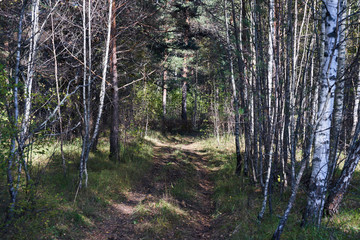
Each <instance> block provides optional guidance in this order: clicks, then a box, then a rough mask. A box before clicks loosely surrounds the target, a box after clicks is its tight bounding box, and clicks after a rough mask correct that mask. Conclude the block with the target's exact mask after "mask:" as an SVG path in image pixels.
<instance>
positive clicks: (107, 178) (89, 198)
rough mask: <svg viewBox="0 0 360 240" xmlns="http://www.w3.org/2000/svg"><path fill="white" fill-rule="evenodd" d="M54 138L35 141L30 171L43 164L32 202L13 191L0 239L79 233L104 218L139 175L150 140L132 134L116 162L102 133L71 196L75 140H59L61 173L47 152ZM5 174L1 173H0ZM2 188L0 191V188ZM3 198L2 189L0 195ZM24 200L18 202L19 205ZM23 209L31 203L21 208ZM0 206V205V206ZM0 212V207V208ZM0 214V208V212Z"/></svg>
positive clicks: (75, 180) (148, 156)
mask: <svg viewBox="0 0 360 240" xmlns="http://www.w3.org/2000/svg"><path fill="white" fill-rule="evenodd" d="M56 145H57V144H54V143H50V144H48V145H47V146H46V145H43V146H40V147H36V151H34V158H33V166H34V167H33V172H34V173H35V172H37V171H38V170H39V169H40V168H42V167H44V166H45V165H46V164H48V167H47V168H45V171H43V172H42V174H41V175H40V176H41V178H40V181H39V184H38V186H37V188H36V192H35V193H34V195H35V201H34V203H32V204H35V205H34V206H31V208H30V207H29V206H26V204H29V203H28V202H27V201H26V200H25V199H24V196H19V209H21V210H22V211H21V213H19V217H18V218H17V219H16V221H15V222H13V227H12V228H11V229H10V232H8V233H7V234H6V235H4V236H1V237H0V238H2V239H80V238H84V237H85V236H84V229H91V228H93V227H94V226H95V223H96V222H101V221H102V220H103V219H105V218H106V211H107V208H108V207H109V206H110V204H112V203H114V202H115V203H116V202H121V201H123V200H124V199H125V198H126V197H125V193H126V192H127V191H129V190H131V188H133V187H134V186H136V185H137V184H139V181H140V180H141V177H142V176H143V175H144V174H146V173H147V172H148V171H149V170H150V168H151V161H150V160H151V158H152V145H151V144H150V143H149V142H147V141H145V140H143V139H134V140H133V141H132V142H131V143H129V144H126V145H125V146H124V145H123V146H122V148H121V159H122V162H121V163H115V162H112V161H110V160H109V158H108V155H109V149H108V144H107V139H100V141H99V145H98V149H97V151H95V152H92V153H91V154H90V158H89V162H88V172H89V186H88V188H87V189H82V190H81V191H80V192H79V195H78V197H77V200H76V201H75V202H74V197H75V192H76V189H77V183H78V165H79V159H80V153H81V142H80V141H79V140H74V141H72V142H68V143H66V145H65V146H64V152H65V158H66V160H67V163H68V165H67V167H68V173H67V175H66V176H65V177H64V175H63V174H62V167H61V157H60V156H59V154H58V153H56V154H54V155H53V157H52V158H51V160H50V162H49V163H48V161H49V160H48V159H49V157H50V156H51V155H52V154H53V149H54V148H56V147H57V146H56ZM4 180H5V179H4ZM2 192H3V191H2ZM0 197H4V198H1V199H2V201H6V198H5V197H6V195H3V196H0ZM22 204H24V206H22ZM27 209H31V211H30V210H27ZM3 210H4V209H2V210H0V211H3ZM0 213H1V212H0ZM0 215H1V214H0Z"/></svg>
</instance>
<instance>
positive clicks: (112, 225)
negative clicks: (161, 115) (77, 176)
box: [87, 137, 215, 239]
mask: <svg viewBox="0 0 360 240" xmlns="http://www.w3.org/2000/svg"><path fill="white" fill-rule="evenodd" d="M150 141H151V143H152V144H153V145H154V148H153V151H154V152H153V159H152V169H151V170H150V171H149V173H148V174H147V175H146V176H144V177H143V179H142V180H141V184H139V185H138V186H135V187H134V188H133V189H130V190H129V191H127V192H126V194H125V196H126V200H125V201H122V202H116V203H115V202H114V203H112V204H111V209H109V210H108V213H107V216H108V217H107V219H106V220H105V221H103V222H101V223H99V224H97V226H96V227H95V229H94V231H92V232H91V233H89V235H88V237H87V239H214V238H212V237H211V231H212V220H213V216H212V215H213V213H214V210H215V208H214V206H213V202H212V200H211V196H212V193H213V188H214V184H213V182H212V181H211V176H210V175H211V171H210V170H209V168H208V166H207V163H208V161H207V160H208V155H207V153H206V151H205V150H203V149H201V146H200V145H199V144H197V143H196V142H194V139H193V138H188V137H178V138H174V137H171V138H170V139H167V140H166V141H161V142H160V141H154V140H150Z"/></svg>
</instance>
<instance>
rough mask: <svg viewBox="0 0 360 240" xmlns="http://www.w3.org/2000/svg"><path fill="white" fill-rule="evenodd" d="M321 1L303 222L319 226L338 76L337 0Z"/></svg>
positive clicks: (323, 200) (324, 191)
mask: <svg viewBox="0 0 360 240" xmlns="http://www.w3.org/2000/svg"><path fill="white" fill-rule="evenodd" d="M323 4H325V5H323V8H322V10H323V13H322V17H323V23H322V25H321V33H322V34H324V38H325V42H324V43H323V44H324V46H325V48H324V55H323V56H322V60H321V77H320V90H319V110H318V114H317V121H318V124H317V127H316V133H315V143H314V156H313V160H312V173H311V179H310V186H309V190H310V192H309V195H308V200H307V207H306V212H305V215H304V223H308V222H309V223H312V224H316V225H318V226H319V225H320V223H321V217H322V210H323V207H324V202H325V193H326V191H327V173H328V167H329V162H328V160H329V150H330V144H329V142H330V128H331V114H332V111H333V108H334V93H335V87H334V86H335V81H336V76H337V67H338V63H337V61H336V59H337V57H338V50H337V48H336V42H337V34H338V32H337V31H338V29H337V13H338V9H337V7H338V0H327V1H325V2H324V3H323Z"/></svg>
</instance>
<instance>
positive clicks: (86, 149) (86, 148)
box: [75, 0, 115, 199]
mask: <svg viewBox="0 0 360 240" xmlns="http://www.w3.org/2000/svg"><path fill="white" fill-rule="evenodd" d="M112 1H115V0H112ZM112 1H111V2H109V7H108V21H107V31H106V41H105V49H104V55H103V61H102V76H101V87H100V94H99V109H98V112H97V117H96V121H95V127H94V132H93V134H92V137H91V138H90V132H89V129H90V121H89V116H90V113H89V109H87V103H88V102H90V100H91V99H90V93H89V92H88V93H87V92H86V88H90V86H91V79H90V78H89V81H88V82H86V80H87V67H86V66H87V65H86V56H87V52H86V49H87V46H88V45H87V41H86V39H87V37H88V39H89V41H91V32H90V31H89V35H90V36H87V30H86V29H87V28H86V17H85V16H86V1H85V0H83V33H84V40H83V47H84V73H83V80H84V85H83V99H84V100H83V101H84V125H85V126H84V127H85V135H84V138H83V146H82V152H81V159H80V172H79V186H78V189H81V188H82V183H83V176H84V175H85V182H84V186H85V187H87V185H88V173H87V162H88V160H89V154H90V150H91V147H92V145H93V144H94V142H95V139H96V137H97V134H98V133H99V125H100V121H101V116H102V112H103V108H104V100H105V90H106V85H105V84H106V75H107V66H108V58H109V49H110V40H111V39H110V37H111V25H112V13H113V11H112V7H113V4H112ZM89 3H90V4H89V6H88V8H89V12H90V11H91V0H90V2H89ZM89 15H90V13H89ZM90 16H91V15H90ZM90 20H91V17H90V18H89V19H88V21H90ZM89 23H91V22H89ZM89 26H90V27H91V24H89ZM89 29H90V30H91V28H89ZM89 51H91V45H89ZM90 64H91V62H90ZM89 69H90V71H91V68H90V67H89ZM88 106H89V105H88ZM75 199H76V196H75Z"/></svg>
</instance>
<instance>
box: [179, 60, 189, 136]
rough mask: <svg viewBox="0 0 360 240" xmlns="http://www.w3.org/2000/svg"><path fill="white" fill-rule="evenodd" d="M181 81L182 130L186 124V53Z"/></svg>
mask: <svg viewBox="0 0 360 240" xmlns="http://www.w3.org/2000/svg"><path fill="white" fill-rule="evenodd" d="M182 77H183V83H182V87H181V93H182V98H181V120H182V127H183V130H185V129H186V125H187V123H186V122H187V109H186V98H187V77H188V66H187V54H185V56H184V63H183V74H182Z"/></svg>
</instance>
